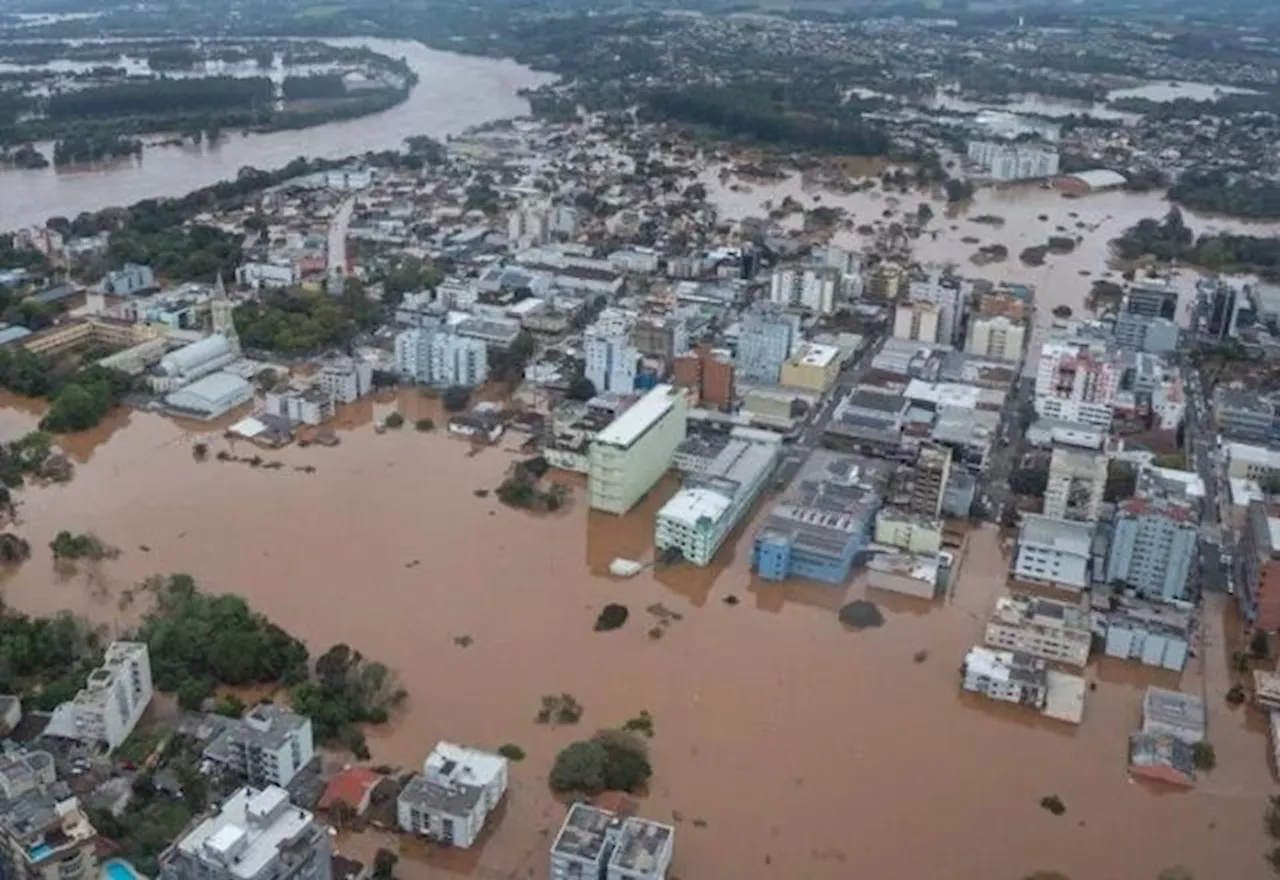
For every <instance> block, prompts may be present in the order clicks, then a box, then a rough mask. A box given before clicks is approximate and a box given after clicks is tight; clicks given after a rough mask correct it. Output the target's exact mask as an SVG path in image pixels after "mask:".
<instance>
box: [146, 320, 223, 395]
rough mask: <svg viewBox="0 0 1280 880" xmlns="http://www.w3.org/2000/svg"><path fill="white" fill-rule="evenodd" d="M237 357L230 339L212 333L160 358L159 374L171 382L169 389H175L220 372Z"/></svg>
mask: <svg viewBox="0 0 1280 880" xmlns="http://www.w3.org/2000/svg"><path fill="white" fill-rule="evenodd" d="M237 357H238V355H237V352H236V348H235V346H234V345H233V344H232V341H231V339H230V338H229V337H227V336H225V335H224V334H221V333H214V334H212V335H210V336H206V337H205V338H204V339H201V340H200V341H199V342H193V343H191V344H190V345H185V346H183V347H182V348H180V349H178V350H177V351H174V352H171V353H170V354H167V355H165V356H164V357H162V358H161V359H160V366H159V372H160V375H161V376H163V377H165V378H166V379H170V380H173V383H174V384H173V385H171V386H170V387H177V386H180V385H182V384H185V383H187V382H193V381H195V380H196V379H199V378H200V377H201V376H207V375H209V374H210V373H212V372H214V371H216V370H220V369H222V368H223V367H225V366H226V365H227V364H229V363H231V362H232V361H234V360H235V359H236V358H237Z"/></svg>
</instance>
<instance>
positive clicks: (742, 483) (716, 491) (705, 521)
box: [654, 438, 781, 566]
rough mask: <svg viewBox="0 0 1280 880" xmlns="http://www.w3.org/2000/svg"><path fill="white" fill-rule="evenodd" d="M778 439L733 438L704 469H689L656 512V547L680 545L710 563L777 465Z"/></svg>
mask: <svg viewBox="0 0 1280 880" xmlns="http://www.w3.org/2000/svg"><path fill="white" fill-rule="evenodd" d="M780 442H781V441H780V439H779V440H777V441H773V440H763V441H760V442H756V441H754V440H746V439H739V438H732V439H730V440H729V442H728V443H726V444H725V446H724V447H723V448H722V449H721V450H720V453H719V454H718V455H716V456H715V458H714V459H713V460H712V461H711V463H710V464H709V465H708V466H707V467H706V468H705V469H704V470H702V471H701V472H700V473H691V474H689V475H688V476H687V477H686V478H685V481H684V486H683V488H681V489H680V491H679V492H677V493H676V494H675V495H673V496H672V497H671V500H669V501H668V502H667V503H666V504H664V505H663V506H662V509H661V510H659V511H658V516H657V520H656V525H655V529H654V546H655V547H657V548H658V549H659V550H679V551H680V553H681V555H682V556H683V557H684V558H685V560H686V561H688V562H691V563H693V564H694V565H698V566H704V565H709V564H710V563H711V559H712V557H714V556H715V554H716V551H717V550H719V549H720V545H721V544H723V543H724V539H725V538H727V537H728V536H729V532H731V531H732V530H733V528H734V527H735V526H736V525H737V524H738V523H739V522H741V521H742V518H743V517H744V516H745V515H746V514H747V512H748V511H749V510H751V507H752V505H754V504H755V502H756V499H758V498H759V497H760V493H761V492H762V491H763V490H764V487H765V485H766V484H767V483H768V481H769V477H770V476H771V475H772V474H773V469H774V467H775V466H776V465H777V462H778V453H779V445H780Z"/></svg>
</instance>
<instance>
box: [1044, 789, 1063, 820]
mask: <svg viewBox="0 0 1280 880" xmlns="http://www.w3.org/2000/svg"><path fill="white" fill-rule="evenodd" d="M1040 806H1041V808H1042V809H1045V810H1048V811H1049V812H1050V813H1053V815H1055V816H1061V815H1062V814H1063V813H1065V812H1066V811H1067V805H1066V804H1064V803H1063V802H1062V798H1060V797H1058V796H1057V795H1056V794H1050V795H1046V796H1045V797H1042V798H1040Z"/></svg>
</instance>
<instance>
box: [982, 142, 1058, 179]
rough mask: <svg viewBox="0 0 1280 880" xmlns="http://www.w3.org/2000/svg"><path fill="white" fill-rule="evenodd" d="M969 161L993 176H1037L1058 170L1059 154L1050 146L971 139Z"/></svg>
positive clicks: (1024, 177) (1025, 177)
mask: <svg viewBox="0 0 1280 880" xmlns="http://www.w3.org/2000/svg"><path fill="white" fill-rule="evenodd" d="M968 156H969V161H970V162H972V163H974V164H975V165H977V166H979V167H981V168H982V169H983V171H985V172H986V173H987V174H989V175H991V177H993V178H994V179H996V180H1000V181H1012V180H1036V179H1038V178H1043V177H1053V176H1054V175H1056V174H1057V173H1058V167H1059V164H1060V161H1061V159H1060V157H1059V155H1058V151H1057V150H1055V149H1052V148H1050V147H1042V146H1034V145H1030V144H1006V143H999V142H995V141H970V142H969V149H968Z"/></svg>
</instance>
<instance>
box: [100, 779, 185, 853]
mask: <svg viewBox="0 0 1280 880" xmlns="http://www.w3.org/2000/svg"><path fill="white" fill-rule="evenodd" d="M179 778H180V780H181V781H182V782H183V783H185V784H183V793H184V795H187V797H184V798H182V799H178V798H172V797H170V796H168V795H166V794H163V793H161V792H159V791H157V790H156V788H155V786H154V785H153V784H152V777H151V775H150V774H149V773H143V774H140V775H139V776H138V777H137V778H136V779H135V781H134V785H133V793H132V797H131V799H130V801H129V805H128V806H127V807H126V808H125V811H124V814H123V815H121V816H120V817H118V818H117V817H116V816H115V815H114V814H113V813H112V812H111V811H110V810H107V809H95V810H92V811H91V812H90V818H91V820H92V822H93V827H94V828H96V829H97V831H98V833H99V834H101V835H102V836H103V837H105V838H107V839H108V840H110V841H113V842H114V843H115V844H116V845H117V846H118V847H119V855H121V856H123V857H124V858H127V859H128V860H129V861H130V862H132V863H133V865H134V867H136V868H137V869H138V870H139V871H141V872H144V875H145V876H148V877H155V876H158V875H159V869H160V862H159V859H160V854H161V853H163V852H164V851H165V849H167V848H168V847H169V845H170V844H171V843H172V842H173V841H174V840H175V839H176V838H177V837H178V836H179V835H180V834H181V833H182V831H183V829H184V828H186V826H187V824H188V823H189V822H190V821H191V818H192V816H194V815H195V811H196V810H198V809H203V808H204V803H203V800H205V799H207V793H204V792H206V789H207V783H205V782H204V777H203V776H201V775H200V773H199V771H198V770H196V771H191V772H189V773H186V774H182V775H180V777H179ZM198 793H201V794H199V796H198V797H197V796H195V795H197V794H198Z"/></svg>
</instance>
